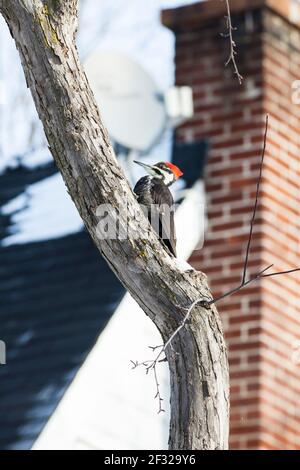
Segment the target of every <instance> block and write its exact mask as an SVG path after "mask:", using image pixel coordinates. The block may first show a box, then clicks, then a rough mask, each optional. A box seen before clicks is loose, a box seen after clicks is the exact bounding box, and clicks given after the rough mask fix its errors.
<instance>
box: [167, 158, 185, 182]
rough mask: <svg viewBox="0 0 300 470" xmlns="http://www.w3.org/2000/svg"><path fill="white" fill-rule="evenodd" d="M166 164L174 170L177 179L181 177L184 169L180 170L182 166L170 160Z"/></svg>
mask: <svg viewBox="0 0 300 470" xmlns="http://www.w3.org/2000/svg"><path fill="white" fill-rule="evenodd" d="M165 165H166V166H167V167H169V168H170V170H172V172H173V174H174V175H175V176H176V179H178V178H180V176H182V175H183V173H182V171H181V170H180V168H178V166H176V165H173V163H170V162H165Z"/></svg>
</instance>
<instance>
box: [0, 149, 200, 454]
mask: <svg viewBox="0 0 300 470" xmlns="http://www.w3.org/2000/svg"><path fill="white" fill-rule="evenodd" d="M206 154H207V143H206V142H205V141H201V142H193V143H191V144H178V143H176V144H174V148H173V156H172V160H173V161H174V162H175V164H177V165H178V166H179V167H180V168H181V169H182V170H183V171H184V179H185V181H186V184H187V187H191V186H192V185H193V183H194V182H195V181H196V180H197V179H198V178H201V177H202V176H203V168H204V165H205V160H206ZM56 171H57V170H56V168H55V167H54V165H53V164H48V165H45V166H43V167H39V168H35V169H28V168H25V167H23V166H21V165H20V166H18V167H17V168H15V169H10V170H7V171H6V172H5V173H4V174H2V175H0V208H1V206H3V205H4V204H6V203H7V202H9V201H10V200H11V199H13V198H15V197H17V196H18V195H20V194H23V193H24V191H25V190H26V187H27V186H28V185H30V184H33V183H36V182H39V181H42V180H43V179H45V178H47V177H49V176H51V175H53V174H54V173H55V172H56ZM11 225H12V222H11V216H10V215H1V213H0V340H3V341H5V343H6V352H7V354H6V365H0V449H29V448H30V447H31V446H32V444H33V443H34V441H35V440H36V439H37V437H38V436H39V434H40V432H41V431H42V429H43V427H44V425H45V424H46V423H47V421H48V419H49V417H50V416H51V414H52V413H53V411H54V410H55V408H56V406H57V405H58V403H59V401H60V399H61V398H62V396H63V394H64V393H65V391H66V389H67V388H68V386H69V385H70V383H71V381H72V379H73V378H74V376H75V374H76V373H77V371H78V370H79V368H80V366H81V365H82V363H83V361H84V359H85V358H86V356H87V354H88V352H89V351H90V350H91V348H92V347H93V345H94V343H95V341H96V339H97V338H98V336H99V334H100V333H101V331H102V330H103V328H104V327H105V325H106V323H107V321H108V320H109V319H110V317H111V316H112V314H113V313H114V311H115V309H116V307H117V305H118V304H119V302H120V300H121V298H122V296H123V294H124V288H123V287H122V286H121V284H120V282H119V281H118V279H117V278H116V277H115V275H114V274H113V273H112V272H111V270H110V269H109V268H108V266H107V264H106V263H105V261H104V260H103V259H102V258H101V257H100V256H99V253H98V252H97V250H96V248H95V246H94V245H93V243H92V241H91V239H90V237H89V236H88V235H87V233H86V232H85V231H82V232H79V233H75V234H72V235H68V236H65V237H62V238H58V239H53V240H46V241H41V242H34V243H26V244H20V245H12V246H7V247H4V246H1V240H2V239H3V238H5V237H6V236H7V235H8V234H9V233H10V232H9V228H10V227H11Z"/></svg>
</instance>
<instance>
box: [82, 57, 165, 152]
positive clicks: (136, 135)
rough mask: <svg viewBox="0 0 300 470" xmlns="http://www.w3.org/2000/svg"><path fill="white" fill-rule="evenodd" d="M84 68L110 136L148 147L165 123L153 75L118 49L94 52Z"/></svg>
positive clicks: (138, 147)
mask: <svg viewBox="0 0 300 470" xmlns="http://www.w3.org/2000/svg"><path fill="white" fill-rule="evenodd" d="M85 70H86V73H87V76H88V78H89V81H90V84H91V87H92V89H93V92H94V95H95V98H96V100H97V102H98V103H99V108H100V112H101V116H102V118H103V121H104V123H105V125H106V127H107V129H108V132H109V134H110V136H111V138H112V139H113V140H115V141H116V142H117V143H119V144H121V145H123V146H124V147H127V148H129V149H133V150H136V151H147V150H149V149H150V148H151V147H152V146H153V145H154V144H155V142H156V141H157V139H158V138H159V137H160V135H161V134H162V132H163V130H164V129H165V127H166V125H167V116H166V111H165V104H164V99H163V95H162V93H161V91H159V90H158V89H157V86H156V84H155V82H154V80H153V79H152V77H151V76H150V75H149V74H148V72H146V71H145V70H144V69H143V68H142V67H141V66H140V65H139V64H137V63H136V62H135V61H134V60H132V59H130V58H128V57H127V56H124V55H123V54H120V53H118V52H103V51H100V50H97V51H95V52H93V53H92V54H91V55H90V56H89V57H88V58H87V60H86V61H85Z"/></svg>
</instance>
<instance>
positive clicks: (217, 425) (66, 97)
mask: <svg viewBox="0 0 300 470" xmlns="http://www.w3.org/2000/svg"><path fill="white" fill-rule="evenodd" d="M0 12H1V13H2V14H3V16H4V18H5V20H6V22H7V24H8V26H9V28H10V31H11V34H12V36H13V38H14V39H15V42H16V46H17V48H18V50H19V53H20V57H21V61H22V65H23V69H24V73H25V76H26V81H27V85H28V87H29V88H30V89H31V92H32V96H33V98H34V101H35V105H36V108H37V111H38V113H39V116H40V119H41V120H42V122H43V125H44V130H45V133H46V136H47V139H48V142H49V148H50V151H51V152H52V155H53V157H54V159H55V162H56V164H57V166H58V168H59V170H60V171H61V173H62V176H63V178H64V181H65V183H66V186H67V189H68V191H69V193H70V195H71V197H72V199H73V201H74V203H75V205H76V207H77V209H78V211H79V213H80V215H81V217H82V219H83V220H84V223H85V225H86V227H87V229H88V231H89V233H90V235H91V237H92V238H93V240H94V242H95V244H96V246H97V248H98V249H99V251H100V253H101V254H102V256H104V258H105V259H106V260H107V262H108V264H109V265H110V267H111V269H112V270H113V271H114V272H115V274H116V275H117V276H118V278H119V279H120V281H121V282H122V283H123V285H124V286H125V287H126V289H127V290H128V291H129V292H130V293H131V295H132V296H133V297H134V299H135V300H136V301H137V302H138V304H139V305H140V306H141V308H142V309H143V310H144V312H145V313H146V314H147V315H148V316H149V317H150V318H151V320H152V321H153V322H154V323H155V325H156V326H157V328H158V329H159V331H160V332H161V334H162V337H163V339H164V341H166V340H167V339H168V338H169V337H170V335H171V334H172V332H173V331H174V330H175V329H176V328H177V327H178V325H180V323H181V322H182V320H183V318H184V316H185V314H186V309H187V308H188V307H189V306H190V305H191V304H192V302H193V301H195V300H196V299H198V298H199V297H200V298H201V297H209V296H210V292H209V289H208V286H207V282H206V276H205V275H204V274H202V273H200V272H198V273H197V272H184V273H183V272H181V271H180V270H178V268H177V267H176V262H175V261H174V259H172V258H170V257H169V255H168V254H167V252H166V251H165V250H164V249H163V248H162V246H161V244H160V243H159V241H158V239H157V237H156V235H155V234H154V232H153V230H152V228H151V227H150V226H149V225H145V227H144V228H143V229H142V230H141V229H140V228H138V225H137V216H139V217H143V216H142V215H141V211H140V208H139V206H138V204H137V202H136V201H135V198H134V197H133V194H132V191H131V189H130V187H129V186H128V183H127V181H126V179H125V177H124V175H123V172H122V170H121V169H120V167H119V165H118V163H117V161H116V159H115V156H114V152H113V149H112V147H111V144H110V141H109V138H108V135H107V131H106V129H105V128H104V126H103V124H102V123H101V118H100V116H99V111H98V109H97V106H96V103H95V100H94V97H93V94H92V92H91V89H90V87H89V84H88V81H87V78H86V75H85V73H84V71H83V69H82V66H81V64H80V62H79V58H78V53H77V49H76V45H75V35H76V30H77V0H64V1H63V0H43V1H42V0H0ZM121 79H122V77H120V80H121ZM105 203H109V204H111V205H112V207H113V208H125V207H127V215H126V214H125V213H123V211H121V212H120V226H121V227H123V228H124V230H125V227H126V226H127V223H128V226H129V227H130V229H131V230H132V232H134V231H135V230H140V231H141V232H142V233H141V236H140V238H139V239H133V238H130V237H127V238H126V239H124V240H111V239H110V240H101V239H99V238H98V237H97V231H96V227H97V223H98V222H99V221H98V218H97V215H96V209H97V207H98V206H99V205H100V204H105ZM111 217H113V216H112V215H111ZM145 240H146V241H145ZM124 334H126V332H124ZM172 345H173V348H171V347H168V348H167V351H166V354H167V359H168V362H169V367H170V375H171V424H170V438H169V447H170V449H224V448H227V446H228V416H229V401H228V395H229V392H228V363H227V353H226V347H225V343H224V339H223V333H222V329H221V326H220V321H219V317H218V313H217V311H216V308H215V306H214V305H211V306H210V308H209V309H205V308H202V307H200V306H197V307H195V308H194V309H193V311H192V313H191V316H190V319H189V321H188V322H187V324H186V325H185V327H184V328H182V330H181V331H180V332H179V334H178V335H177V336H176V337H175V338H174V340H173V343H172ZM174 351H176V353H175V352H174Z"/></svg>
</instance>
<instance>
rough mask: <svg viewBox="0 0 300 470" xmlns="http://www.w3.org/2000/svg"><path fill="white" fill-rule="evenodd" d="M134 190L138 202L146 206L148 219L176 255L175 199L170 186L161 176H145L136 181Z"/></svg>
mask: <svg viewBox="0 0 300 470" xmlns="http://www.w3.org/2000/svg"><path fill="white" fill-rule="evenodd" d="M133 191H134V193H135V194H136V196H137V201H138V203H139V204H141V205H142V206H143V207H145V210H146V215H147V217H148V220H149V222H150V223H151V225H152V226H153V228H154V230H155V231H156V233H157V235H158V236H159V238H160V240H161V241H162V242H163V243H164V244H165V245H166V246H167V247H168V249H169V250H170V252H171V253H172V254H173V255H174V256H176V234H175V226H174V200H173V196H172V194H171V191H170V190H169V188H168V186H166V185H165V184H164V182H163V181H162V180H161V179H159V178H155V177H153V176H144V177H143V178H141V179H140V180H139V181H138V182H137V183H136V185H135V187H134V190H133ZM153 217H154V219H155V220H153Z"/></svg>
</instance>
